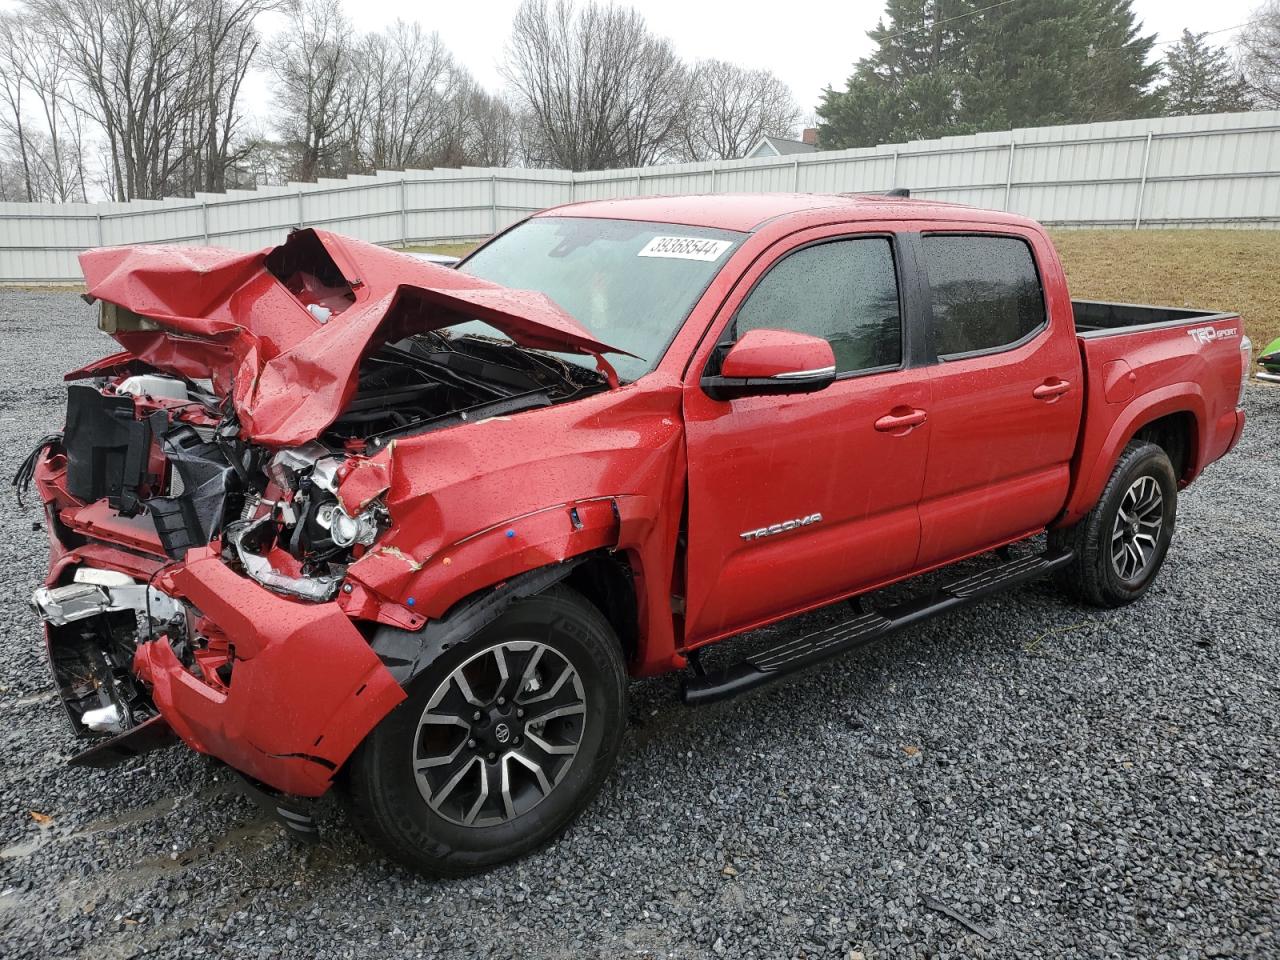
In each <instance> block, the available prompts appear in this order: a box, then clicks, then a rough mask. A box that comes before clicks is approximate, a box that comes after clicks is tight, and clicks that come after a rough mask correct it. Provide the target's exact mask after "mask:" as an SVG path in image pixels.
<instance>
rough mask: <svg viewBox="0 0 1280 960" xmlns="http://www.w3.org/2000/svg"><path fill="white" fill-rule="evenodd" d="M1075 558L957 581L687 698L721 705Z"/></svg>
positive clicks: (778, 650) (727, 673)
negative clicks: (722, 702) (718, 701)
mask: <svg viewBox="0 0 1280 960" xmlns="http://www.w3.org/2000/svg"><path fill="white" fill-rule="evenodd" d="M1074 556H1075V555H1074V553H1072V552H1071V551H1070V550H1065V551H1062V552H1059V553H1044V554H1034V555H1031V556H1026V557H1019V558H1017V559H1016V560H1009V561H1006V562H1005V563H1001V564H999V565H998V566H993V567H988V568H987V569H986V570H983V571H981V572H979V573H975V574H971V575H970V576H967V577H962V578H961V579H959V580H953V581H952V582H951V583H948V584H944V585H943V586H941V587H939V588H937V589H936V590H934V591H933V592H931V593H929V594H926V595H925V596H923V597H920V598H916V599H910V600H904V601H903V602H901V603H898V604H895V605H894V606H892V607H887V608H886V609H884V610H882V611H880V612H879V613H864V614H860V615H859V616H856V617H854V618H853V619H851V620H846V621H844V622H843V623H838V624H836V625H835V626H831V627H824V628H823V629H821V630H815V631H814V632H812V633H807V634H805V635H803V636H800V637H794V638H792V639H789V640H785V641H783V642H782V643H780V644H778V645H777V646H774V647H770V648H768V649H765V650H761V651H758V652H757V653H755V654H754V655H753V656H752V657H751V658H750V659H748V660H743V661H742V662H741V663H736V664H734V665H733V666H731V667H727V668H725V669H724V670H718V671H715V672H713V673H700V674H698V675H697V676H694V677H691V678H689V679H688V680H686V681H685V683H684V687H683V689H682V691H681V697H682V699H683V700H684V702H685V703H686V704H688V705H689V706H701V705H703V704H706V703H715V702H716V701H717V700H723V699H725V698H726V697H733V696H736V695H737V694H739V693H743V692H745V691H747V690H751V689H754V688H755V687H759V686H762V685H763V684H766V683H770V682H772V681H774V680H777V679H780V678H781V677H785V676H787V675H788V674H791V673H795V672H797V671H799V670H803V669H805V668H806V667H810V666H812V665H813V664H815V663H818V662H820V661H822V660H826V659H828V658H830V657H835V656H839V655H840V654H842V653H847V652H848V651H850V650H855V649H857V648H858V647H862V646H865V645H866V644H868V643H872V642H874V641H876V640H882V639H884V638H885V637H887V636H889V635H890V634H892V633H897V632H898V631H899V630H902V629H903V628H905V627H909V626H911V625H912V624H916V623H920V622H922V621H924V620H929V619H932V618H933V617H936V616H939V615H940V614H944V613H948V612H950V611H952V610H957V609H959V608H960V607H965V606H968V605H969V604H971V603H973V602H975V601H977V600H980V599H982V598H983V597H988V596H990V595H992V594H994V593H1001V592H1003V591H1005V590H1009V589H1012V588H1013V587H1017V586H1021V585H1022V584H1024V583H1029V582H1030V581H1032V580H1038V579H1040V578H1041V577H1044V576H1047V575H1048V574H1050V573H1052V572H1053V571H1055V570H1057V569H1059V568H1060V567H1064V566H1066V565H1067V564H1069V563H1070V562H1071V560H1072V559H1073V557H1074Z"/></svg>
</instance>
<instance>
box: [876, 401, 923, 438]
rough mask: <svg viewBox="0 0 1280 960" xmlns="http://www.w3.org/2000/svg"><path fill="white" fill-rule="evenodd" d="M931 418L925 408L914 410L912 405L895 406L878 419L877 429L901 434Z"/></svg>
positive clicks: (882, 431)
mask: <svg viewBox="0 0 1280 960" xmlns="http://www.w3.org/2000/svg"><path fill="white" fill-rule="evenodd" d="M928 419H929V415H928V414H927V413H925V411H923V410H914V409H912V408H911V407H894V408H893V410H892V411H891V412H889V413H886V414H885V415H884V416H883V417H881V418H880V419H879V420H877V421H876V429H877V430H879V431H880V432H881V433H897V434H898V435H899V436H901V435H902V434H905V433H906V432H907V431H909V430H911V429H913V428H915V427H918V426H920V424H922V423H924V422H925V421H926V420H928Z"/></svg>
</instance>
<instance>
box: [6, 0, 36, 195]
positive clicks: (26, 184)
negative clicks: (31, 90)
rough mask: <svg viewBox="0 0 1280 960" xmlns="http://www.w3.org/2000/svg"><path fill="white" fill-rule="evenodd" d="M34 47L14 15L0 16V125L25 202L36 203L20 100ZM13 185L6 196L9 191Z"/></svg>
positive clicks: (28, 33)
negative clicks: (0, 106) (0, 110)
mask: <svg viewBox="0 0 1280 960" xmlns="http://www.w3.org/2000/svg"><path fill="white" fill-rule="evenodd" d="M33 45H34V36H33V34H32V31H30V30H29V29H27V27H26V26H25V25H24V24H23V22H22V20H21V19H20V18H19V17H18V16H17V15H16V14H13V13H9V12H7V11H6V12H3V13H0V97H2V98H3V99H4V106H5V108H6V113H5V116H4V118H3V120H2V121H0V129H3V130H4V132H5V134H6V135H7V137H8V139H9V140H11V141H12V142H13V143H14V145H15V147H16V150H17V153H18V156H19V159H20V161H21V169H22V184H23V191H24V192H25V194H26V200H27V201H31V200H34V199H35V192H34V190H33V189H32V184H31V158H30V156H29V155H28V151H27V130H26V119H25V116H24V114H23V105H22V96H23V94H24V93H25V92H26V79H25V78H26V74H27V57H28V56H29V53H30V50H31V48H32V46H33ZM12 189H13V188H12V185H10V186H9V188H8V190H7V191H6V192H11V191H12Z"/></svg>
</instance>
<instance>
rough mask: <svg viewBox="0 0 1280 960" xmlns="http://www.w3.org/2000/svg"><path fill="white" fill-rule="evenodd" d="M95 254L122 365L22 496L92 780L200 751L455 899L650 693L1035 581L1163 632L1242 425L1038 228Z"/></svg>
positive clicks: (738, 205) (544, 223) (960, 219)
mask: <svg viewBox="0 0 1280 960" xmlns="http://www.w3.org/2000/svg"><path fill="white" fill-rule="evenodd" d="M82 263H83V267H84V273H85V278H86V281H87V285H88V294H87V297H88V299H89V300H90V301H91V302H97V303H99V304H100V311H101V312H100V321H99V325H100V327H101V328H102V329H103V330H105V331H106V332H107V333H109V334H111V336H113V337H114V338H115V340H116V341H118V343H119V344H120V346H121V347H123V351H122V352H117V353H115V354H113V355H111V356H108V357H106V358H104V359H102V360H100V361H97V362H95V363H93V364H90V365H89V366H87V367H85V368H83V369H81V370H77V371H74V372H73V373H71V374H68V377H67V379H68V381H69V382H70V383H69V387H68V393H69V396H68V410H67V418H66V426H65V429H64V430H63V432H62V433H60V434H55V435H51V436H49V437H47V438H46V439H45V440H44V441H43V442H42V443H41V444H40V446H39V447H38V448H37V449H36V451H34V452H33V454H32V455H31V457H30V458H29V459H28V460H27V462H26V463H25V464H24V465H23V469H22V470H21V471H20V476H19V477H18V478H17V479H18V481H19V482H20V483H29V482H30V481H31V480H32V479H34V482H35V484H36V485H37V487H38V490H39V493H40V496H41V498H42V500H43V502H44V505H45V519H46V527H47V531H48V535H49V543H50V550H51V560H50V565H49V572H48V577H47V580H46V582H45V585H44V586H43V587H41V588H40V589H38V590H37V591H36V593H35V596H34V604H35V607H36V609H37V611H38V612H39V614H40V616H41V618H42V619H43V621H44V625H45V630H46V636H47V644H48V651H49V656H50V660H51V663H52V667H53V673H54V677H55V680H56V683H57V685H58V688H59V690H60V693H61V696H62V699H63V701H64V702H65V704H66V707H67V712H68V715H69V717H70V720H71V723H72V725H73V726H74V727H75V729H76V730H77V731H78V732H79V733H80V734H82V735H84V736H85V737H88V738H93V742H92V743H91V744H90V745H89V746H88V749H86V750H85V751H84V752H83V753H81V754H79V755H78V756H77V757H75V758H73V762H76V763H81V764H92V765H99V766H106V765H110V764H112V763H115V762H118V761H120V760H121V759H123V758H127V757H130V756H133V755H136V754H138V753H140V752H142V751H144V750H148V749H151V748H153V747H155V746H158V745H161V744H164V743H167V742H170V741H172V740H173V739H174V738H175V737H176V738H179V739H181V740H182V741H184V742H185V743H186V744H188V745H189V746H190V747H192V748H194V749H195V750H198V751H200V752H201V753H205V754H208V755H210V756H213V757H216V758H218V759H220V760H222V761H224V762H225V763H227V764H229V765H230V766H231V767H233V768H235V769H236V770H237V771H239V772H240V773H241V774H243V775H244V777H245V778H246V782H248V783H251V784H252V785H253V789H254V790H255V791H256V793H257V795H258V796H259V797H260V798H262V797H265V798H266V799H267V800H268V802H269V803H270V804H271V805H272V806H273V807H275V808H276V809H277V810H278V812H279V813H280V814H281V816H282V817H283V818H284V819H285V821H286V823H287V824H288V825H289V826H291V827H292V828H293V829H294V830H295V831H298V832H303V833H305V832H307V831H312V830H314V824H313V822H312V820H311V819H310V816H309V814H308V812H307V809H306V805H305V803H304V801H305V798H314V797H318V796H320V795H322V794H324V793H326V792H327V791H328V790H330V788H331V787H334V786H336V787H337V788H338V791H339V793H340V794H341V796H342V797H343V798H344V799H345V801H346V803H347V804H348V805H349V808H350V810H351V812H352V816H351V819H352V820H353V821H354V822H355V824H356V825H357V826H358V827H359V828H360V829H361V830H363V831H364V832H365V833H366V834H367V835H368V836H369V837H370V839H372V840H373V841H374V842H375V843H377V844H378V845H380V846H381V847H382V848H383V849H384V850H386V851H388V852H389V853H390V854H392V855H393V856H396V857H398V858H400V859H401V860H403V861H405V862H407V863H409V864H411V865H413V866H415V867H417V868H420V869H422V870H425V871H429V872H435V873H440V874H459V873H465V872H468V871H474V870H478V869H483V868H486V867H488V866H491V865H493V864H495V863H498V862H501V861H503V860H507V859H510V858H512V857H515V856H519V855H521V854H523V853H525V852H527V851H529V850H530V849H532V848H534V847H536V846H537V845H539V844H540V843H542V842H544V841H546V840H547V839H548V838H549V837H551V836H553V835H555V834H556V833H557V832H558V831H560V830H561V829H562V828H564V827H565V825H566V824H567V823H568V822H569V821H570V820H571V819H572V818H573V817H574V816H575V815H576V814H577V812H578V811H580V810H581V809H582V807H583V806H584V805H585V804H586V802H587V801H588V800H589V799H590V797H591V796H592V794H593V793H594V792H595V791H596V789H597V788H598V787H599V786H600V784H601V782H602V780H603V779H604V777H605V776H606V775H607V773H608V771H609V769H610V768H611V766H612V765H613V763H614V761H615V758H616V756H617V754H618V749H619V744H620V742H621V738H622V733H623V727H624V724H625V718H626V709H625V704H626V698H627V679H628V677H629V676H632V677H635V676H648V675H653V674H660V673H664V672H667V671H673V670H687V671H688V674H687V680H686V683H685V686H684V697H685V699H686V700H687V701H688V702H689V703H704V702H707V701H711V700H714V699H716V698H719V697H723V696H726V695H729V694H735V693H739V692H741V691H744V690H746V689H748V688H751V687H753V686H755V685H757V684H760V683H763V682H766V681H769V680H772V679H775V678H778V677H781V676H785V675H787V674H789V673H791V672H793V671H796V670H799V669H801V668H804V667H807V666H810V665H811V664H813V663H816V662H818V661H820V660H822V659H824V658H827V657H830V656H833V655H835V654H837V653H840V652H842V651H846V650H849V649H851V648H854V647H856V646H858V645H860V644H863V643H866V642H869V641H871V640H875V639H878V638H882V637H885V636H887V635H888V634H890V633H892V632H893V631H895V630H898V629H901V628H902V627H904V626H906V625H909V624H911V623H913V622H915V621H918V620H920V619H922V618H925V617H930V616H934V615H936V614H939V613H943V612H945V611H948V610H951V609H953V608H955V607H957V606H960V605H963V604H966V603H969V602H972V601H974V600H976V599H979V598H981V597H983V596H985V595H988V594H990V593H992V592H994V591H997V590H1002V589H1007V588H1010V587H1013V586H1016V585H1018V584H1021V583H1024V582H1026V581H1028V580H1030V579H1032V578H1035V577H1040V576H1043V575H1048V574H1053V575H1055V576H1056V577H1057V579H1058V580H1059V582H1060V583H1061V584H1062V585H1063V586H1064V587H1065V588H1066V589H1067V591H1068V592H1069V593H1070V594H1071V595H1073V596H1075V597H1077V598H1079V599H1081V600H1084V601H1087V602H1088V603H1091V604H1095V605H1102V606H1118V605H1121V604H1125V603H1129V602H1131V601H1133V600H1136V599H1137V598H1139V597H1141V596H1142V595H1143V593H1145V592H1146V590H1147V589H1148V587H1149V586H1150V584H1151V581H1152V579H1153V578H1154V577H1155V575H1156V573H1157V572H1158V571H1159V569H1160V566H1161V564H1162V563H1163V561H1164V558H1165V554H1166V551H1167V550H1168V548H1169V544H1170V540H1171V538H1172V536H1173V529H1174V516H1175V505H1176V499H1177V492H1178V490H1179V489H1180V488H1181V487H1183V486H1185V485H1186V484H1188V483H1190V482H1191V481H1192V480H1194V479H1195V478H1196V476H1197V475H1198V474H1199V473H1200V471H1201V470H1203V469H1204V467H1205V466H1206V464H1209V463H1211V462H1212V461H1214V460H1216V459H1217V458H1219V457H1221V456H1223V455H1224V454H1225V453H1226V452H1227V451H1229V450H1230V449H1231V448H1232V446H1233V445H1234V444H1235V443H1236V441H1237V440H1238V439H1239V437H1240V433H1241V430H1242V428H1243V426H1244V414H1243V412H1242V411H1241V408H1240V403H1241V396H1242V391H1243V387H1242V384H1243V380H1244V378H1245V376H1246V371H1247V370H1248V364H1249V349H1248V343H1247V341H1246V339H1245V337H1244V336H1243V334H1242V330H1241V323H1240V320H1239V318H1238V317H1237V316H1235V315H1233V314H1225V313H1211V312H1204V311H1197V310H1182V309H1170V308H1163V307H1141V306H1129V305H1124V304H1111V303H1094V302H1082V301H1075V302H1073V301H1072V300H1071V299H1070V298H1069V296H1068V293H1067V285H1066V282H1065V280H1064V277H1063V272H1062V267H1061V265H1060V263H1059V261H1058V257H1057V255H1056V253H1055V252H1054V249H1053V246H1052V244H1051V243H1050V241H1049V239H1048V237H1047V236H1046V235H1045V232H1044V231H1043V230H1042V229H1041V228H1040V227H1039V226H1038V225H1037V224H1036V223H1034V222H1032V221H1030V220H1026V219H1024V218H1021V217H1016V216H1012V215H1009V214H1005V213H993V212H988V211H983V210H976V209H971V208H968V207H962V206H954V205H949V204H941V203H930V202H923V201H918V200H911V199H905V198H900V197H884V196H852V195H851V196H813V195H781V194H768V195H740V196H723V195H722V196H689V197H651V198H638V199H630V200H617V201H596V202H587V203H580V204H576V205H569V206H565V207H559V208H557V209H553V210H548V211H544V212H542V213H540V214H538V215H536V216H533V217H530V218H528V219H526V220H524V221H523V222H521V223H519V224H517V225H515V226H514V227H512V228H510V229H509V230H506V231H505V232H503V233H501V234H499V235H498V236H496V237H494V238H493V239H492V240H490V241H489V242H488V243H486V244H485V245H483V246H482V247H480V248H479V249H478V250H477V251H476V252H475V253H473V254H472V255H471V256H470V257H468V258H467V259H466V260H465V261H463V262H462V263H461V264H460V266H459V267H458V268H457V269H451V268H448V267H443V266H439V265H434V264H430V263H423V262H419V261H416V260H413V259H411V258H409V257H406V256H404V255H401V254H397V253H394V252H391V251H388V250H384V249H381V248H379V247H376V246H372V245H369V244H365V243H361V242H358V241H355V240H350V239H345V238H342V237H339V236H335V235H333V234H330V233H326V232H323V231H319V230H310V229H306V230H298V231H295V232H293V233H291V234H290V235H289V237H288V239H287V240H286V241H285V242H284V243H283V244H282V245H280V246H277V247H274V248H271V249H267V250H264V251H261V252H259V253H254V254H241V253H234V252H230V251H225V250H215V249H204V248H157V247H135V248H117V249H104V250H94V251H90V252H88V253H86V254H85V255H84V256H83V257H82ZM1046 531H1047V533H1048V536H1047V538H1042V539H1036V540H1033V539H1032V538H1036V537H1037V536H1038V535H1040V534H1043V533H1045V532H1046ZM986 553H990V554H991V556H990V557H986V558H984V559H983V560H980V561H977V562H976V563H975V564H970V565H967V566H966V568H965V570H964V572H963V574H960V573H957V574H954V575H952V577H951V578H950V580H949V581H946V575H945V574H943V575H942V577H941V578H931V582H934V581H937V580H939V579H942V580H944V581H945V582H943V584H942V585H941V586H937V585H934V586H932V587H931V588H930V589H928V590H927V591H918V592H917V594H918V595H916V596H914V597H912V598H910V599H906V600H898V601H896V602H893V603H891V604H890V603H888V602H887V601H876V600H875V599H874V598H872V602H871V603H870V604H867V605H864V604H863V603H862V601H861V600H858V599H856V598H859V597H860V595H862V594H866V593H868V592H870V591H874V590H876V589H877V588H879V587H883V586H885V585H887V584H891V583H895V582H898V581H902V580H906V579H907V578H911V577H915V576H917V575H919V574H922V573H925V572H927V571H932V570H936V569H938V568H941V567H945V566H948V565H950V564H954V563H956V562H957V561H960V560H964V559H966V558H971V557H976V556H977V555H979V554H986ZM975 568H976V569H977V572H974V569H975ZM850 598H855V599H854V601H853V603H851V604H850V607H849V610H850V612H849V616H848V618H847V619H846V620H845V621H844V622H842V623H841V624H840V625H839V626H836V627H831V628H827V629H823V630H819V631H817V632H812V633H808V634H805V635H801V636H794V637H792V638H790V639H788V640H786V641H785V642H783V643H781V644H780V645H778V646H775V647H773V648H771V649H766V650H762V651H758V652H756V653H755V654H753V655H752V656H751V657H750V659H748V660H746V661H743V662H741V663H737V664H732V665H730V666H727V667H723V668H721V669H717V670H708V669H705V665H704V664H702V663H701V661H700V656H699V654H700V652H701V650H702V648H704V647H706V646H707V645H709V644H712V643H715V642H716V641H718V640H721V639H724V638H726V637H729V636H732V635H735V634H740V633H743V632H745V631H749V630H753V629H755V628H757V627H760V626H763V625H765V624H770V623H774V622H776V621H779V620H782V619H784V618H787V617H791V616H794V615H796V614H799V613H803V612H805V611H808V610H813V609H814V608H817V607H820V606H823V605H825V604H832V603H835V602H837V601H843V600H847V599H850Z"/></svg>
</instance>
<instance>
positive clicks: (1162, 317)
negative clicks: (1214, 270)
mask: <svg viewBox="0 0 1280 960" xmlns="http://www.w3.org/2000/svg"><path fill="white" fill-rule="evenodd" d="M1071 312H1072V313H1073V314H1074V316H1075V321H1076V334H1077V335H1078V336H1081V337H1106V336H1110V335H1111V334H1115V333H1127V332H1130V331H1134V330H1138V329H1158V328H1160V327H1172V326H1176V325H1178V324H1181V323H1191V322H1193V321H1198V322H1200V323H1205V322H1212V321H1214V320H1222V319H1226V318H1228V317H1234V316H1235V314H1232V313H1218V312H1216V311H1214V310H1186V309H1182V308H1180V307H1151V306H1146V305H1144V304H1138V303H1108V302H1106V301H1103V300H1072V301H1071Z"/></svg>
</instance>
